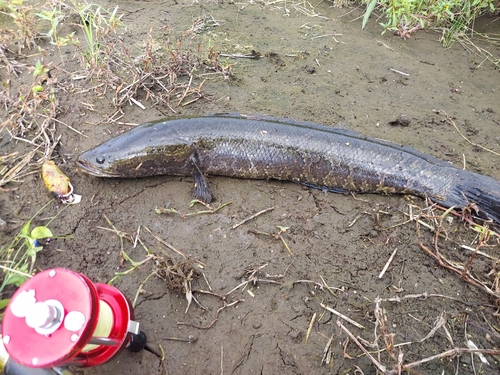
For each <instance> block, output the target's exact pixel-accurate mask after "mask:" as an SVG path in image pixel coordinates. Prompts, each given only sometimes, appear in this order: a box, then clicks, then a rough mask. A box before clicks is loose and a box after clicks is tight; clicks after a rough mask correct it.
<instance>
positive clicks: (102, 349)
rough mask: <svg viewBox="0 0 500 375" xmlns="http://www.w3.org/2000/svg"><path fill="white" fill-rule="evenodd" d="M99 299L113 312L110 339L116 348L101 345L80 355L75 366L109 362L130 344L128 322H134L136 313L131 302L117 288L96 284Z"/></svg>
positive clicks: (75, 361)
mask: <svg viewBox="0 0 500 375" xmlns="http://www.w3.org/2000/svg"><path fill="white" fill-rule="evenodd" d="M95 286H96V287H97V292H98V294H99V299H101V300H103V301H104V302H106V303H107V304H108V305H109V306H110V307H111V310H113V314H114V324H113V328H112V329H111V333H110V335H109V336H108V338H110V339H113V340H116V341H117V342H118V343H119V344H118V345H116V346H105V345H101V346H99V347H97V348H95V349H94V350H91V351H89V352H87V353H80V354H79V355H78V356H77V357H75V358H74V363H72V364H74V365H79V366H86V367H88V366H96V365H100V364H103V363H104V362H107V361H109V360H110V359H111V358H113V357H114V356H115V355H116V354H118V353H120V352H121V351H122V350H123V349H124V348H125V347H126V346H127V344H128V343H129V342H130V335H129V333H128V322H129V320H134V311H133V309H132V305H131V303H130V301H129V300H128V299H127V298H126V297H125V296H124V295H123V294H122V293H121V292H120V291H119V290H118V289H116V288H114V287H112V286H109V285H106V284H95Z"/></svg>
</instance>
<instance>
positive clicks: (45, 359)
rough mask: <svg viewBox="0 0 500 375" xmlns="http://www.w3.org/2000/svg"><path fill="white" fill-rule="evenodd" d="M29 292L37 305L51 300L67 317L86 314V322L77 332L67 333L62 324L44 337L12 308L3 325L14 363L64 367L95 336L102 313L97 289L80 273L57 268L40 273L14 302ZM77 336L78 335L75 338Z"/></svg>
mask: <svg viewBox="0 0 500 375" xmlns="http://www.w3.org/2000/svg"><path fill="white" fill-rule="evenodd" d="M54 271H55V273H54ZM52 274H53V276H51V275H52ZM29 290H34V291H35V299H36V301H37V302H44V301H47V300H50V299H55V300H58V301H59V302H61V303H62V305H63V307H64V315H66V314H67V313H68V312H69V311H80V312H81V313H83V314H84V315H85V317H86V323H85V324H84V326H83V327H82V328H81V329H80V330H79V331H77V332H71V331H68V330H67V329H65V328H64V325H61V326H60V327H59V328H58V329H57V330H56V331H55V332H53V333H52V334H50V335H42V334H39V333H38V332H36V331H35V330H34V329H33V328H31V327H29V326H28V325H27V324H26V321H25V319H24V318H18V317H16V316H15V315H14V314H13V313H12V311H11V309H10V305H9V306H8V307H7V309H6V311H5V315H4V319H3V323H2V329H3V332H2V333H3V340H4V344H5V348H6V350H7V352H8V353H9V355H10V356H11V357H12V359H13V360H15V361H16V362H18V363H20V364H22V365H25V366H29V367H53V366H60V365H63V364H64V363H66V362H67V361H68V360H69V359H70V358H72V357H74V356H75V355H77V354H78V353H79V352H80V350H81V349H82V348H83V347H84V346H85V345H86V343H87V342H88V341H89V340H90V338H91V337H92V333H93V332H94V329H95V327H96V324H97V319H96V317H97V316H98V313H99V301H98V293H97V290H96V288H95V286H94V284H92V282H91V281H90V280H89V279H88V278H87V277H85V276H83V275H81V274H79V273H76V272H73V271H70V270H65V269H54V270H47V271H43V272H40V273H38V274H37V275H35V276H34V277H33V278H31V279H30V280H28V281H27V282H26V283H24V284H23V285H22V286H21V287H20V288H19V289H18V290H17V291H16V293H15V294H14V296H13V297H12V300H11V301H14V300H15V298H16V297H17V296H18V295H19V294H20V293H21V292H23V291H29ZM75 334H76V335H77V336H72V335H75ZM72 338H73V340H72ZM75 338H77V339H76V340H75Z"/></svg>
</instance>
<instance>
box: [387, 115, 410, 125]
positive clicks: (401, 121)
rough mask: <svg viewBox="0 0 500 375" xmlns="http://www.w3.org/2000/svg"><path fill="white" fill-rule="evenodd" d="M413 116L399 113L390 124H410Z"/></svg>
mask: <svg viewBox="0 0 500 375" xmlns="http://www.w3.org/2000/svg"><path fill="white" fill-rule="evenodd" d="M410 122H411V118H409V117H408V116H405V115H399V116H398V118H396V120H394V121H390V122H389V125H392V126H408V125H410Z"/></svg>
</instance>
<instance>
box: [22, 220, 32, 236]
mask: <svg viewBox="0 0 500 375" xmlns="http://www.w3.org/2000/svg"><path fill="white" fill-rule="evenodd" d="M30 226H31V220H28V222H27V223H26V224H24V227H23V229H22V230H21V237H29V236H30Z"/></svg>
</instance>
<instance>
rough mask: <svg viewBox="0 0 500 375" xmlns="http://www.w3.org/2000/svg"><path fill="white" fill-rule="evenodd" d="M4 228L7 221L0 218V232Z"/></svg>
mask: <svg viewBox="0 0 500 375" xmlns="http://www.w3.org/2000/svg"><path fill="white" fill-rule="evenodd" d="M6 228H7V223H6V222H5V220H2V219H1V218H0V232H3V231H4V230H5V229H6Z"/></svg>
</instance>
